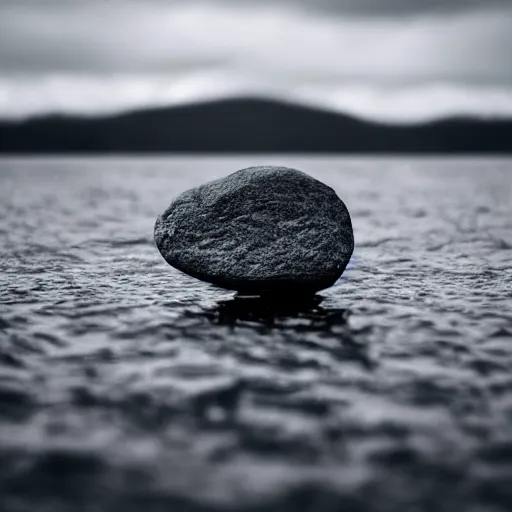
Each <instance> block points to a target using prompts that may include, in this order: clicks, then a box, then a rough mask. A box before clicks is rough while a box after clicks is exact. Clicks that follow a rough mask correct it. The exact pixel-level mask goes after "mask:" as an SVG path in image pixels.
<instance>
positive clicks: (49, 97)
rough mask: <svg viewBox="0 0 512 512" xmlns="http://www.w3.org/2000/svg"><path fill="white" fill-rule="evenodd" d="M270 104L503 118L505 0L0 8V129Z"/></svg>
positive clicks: (189, 1)
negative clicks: (83, 117) (88, 117)
mask: <svg viewBox="0 0 512 512" xmlns="http://www.w3.org/2000/svg"><path fill="white" fill-rule="evenodd" d="M233 94H237V95H239V94H270V95H273V96H281V97H285V98H289V99H298V100H302V101H307V102H310V103H313V104H319V105H322V106H327V107H329V108H334V109H338V110H342V111H346V112H349V113H354V114H357V115H361V116H364V117H369V118H377V119H384V120H391V121H409V120H413V121H414V120H423V119H429V118H432V117H438V116H445V115H453V114H470V115H471V114H477V115H482V116H512V0H429V1H427V0H416V1H414V0H208V1H206V0H205V1H194V0H184V1H172V0H84V1H81V2H79V1H78V0H0V116H2V117H24V116H27V115H34V114H41V113H46V112H80V113H85V114H97V113H102V112H112V111H119V110H124V109H130V108H137V107H142V106H147V105H166V104H173V103H180V102H187V101H196V100H200V99H209V98H214V97H218V96H227V95H228V96H229V95H233Z"/></svg>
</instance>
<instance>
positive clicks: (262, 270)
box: [155, 167, 354, 295]
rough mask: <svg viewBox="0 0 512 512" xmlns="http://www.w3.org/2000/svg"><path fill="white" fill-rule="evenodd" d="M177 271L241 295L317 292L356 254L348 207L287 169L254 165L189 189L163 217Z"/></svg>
mask: <svg viewBox="0 0 512 512" xmlns="http://www.w3.org/2000/svg"><path fill="white" fill-rule="evenodd" d="M155 242H156V245H157V247H158V249H159V251H160V253H161V254H162V256H163V257H164V258H165V260H166V261H167V262H168V263H169V264H170V265H172V266H173V267H175V268H177V269H178V270H181V271H182V272H185V273H186V274H189V275H190V276H193V277H196V278H198V279H201V280H203V281H207V282H209V283H213V284H215V285H217V286H220V287H223V288H228V289H232V290H238V291H239V292H240V293H242V294H251V295H252V294H254V295H266V294H287V293H291V294H301V295H304V294H311V293H314V292H316V291H318V290H322V289H324V288H327V287H329V286H331V285H333V284H334V283H335V282H336V280H337V279H338V278H339V277H340V276H341V274H342V273H343V271H344V270H345V267H346V266H347V263H348V262H349V260H350V257H351V255H352V251H353V249H354V236H353V233H352V223H351V220H350V215H349V213H348V210H347V208H346V207H345V205H344V203H343V202H342V201H341V199H340V198H339V197H338V196H337V195H336V193H335V192H334V190H332V189H331V188H330V187H328V186H327V185H324V184H323V183H321V182H320V181H318V180H316V179H314V178H312V177H311V176H308V175H307V174H304V173H303V172H300V171H297V170H295V169H289V168H286V167H251V168H249V169H242V170H241V171H237V172H235V173H233V174H231V175H229V176H227V177H225V178H222V179H219V180H216V181H212V182H210V183H206V184H204V185H201V186H200V187H197V188H194V189H191V190H188V191H186V192H184V193H183V194H181V195H180V196H179V197H177V198H176V199H175V200H174V201H173V202H172V203H171V205H170V206H169V208H167V210H166V211H165V212H164V213H163V215H161V216H160V217H158V219H157V220H156V224H155Z"/></svg>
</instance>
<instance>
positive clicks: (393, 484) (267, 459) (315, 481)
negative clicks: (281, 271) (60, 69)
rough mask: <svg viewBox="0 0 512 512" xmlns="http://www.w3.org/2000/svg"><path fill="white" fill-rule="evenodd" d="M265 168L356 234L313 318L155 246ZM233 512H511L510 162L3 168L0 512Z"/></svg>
mask: <svg viewBox="0 0 512 512" xmlns="http://www.w3.org/2000/svg"><path fill="white" fill-rule="evenodd" d="M260 163H277V164H284V165H289V166H294V167H297V168H299V169H301V170H304V171H306V172H308V173H309V174H312V175H313V176H315V177H317V178H319V179H321V180H322V181H324V182H325V183H327V184H329V185H330V186H332V187H333V188H334V189H335V190H336V191H337V192H338V194H339V195H340V197H341V198H342V199H343V200H344V201H345V203H346V204H347V206H348V208H349V211H350V212H351V214H352V220H353V224H354V230H355V237H356V249H355V253H354V256H353V259H352V262H351V266H350V268H349V269H348V270H347V271H346V273H345V275H344V276H343V277H342V279H341V280H340V282H339V283H338V284H337V286H335V287H333V288H331V289H330V290H327V291H325V292H322V294H321V297H323V300H322V302H320V303H319V304H313V305H311V308H310V309H307V308H306V309H304V310H302V311H293V310H289V311H281V312H280V314H275V311H271V310H269V309H266V307H265V306H262V305H259V304H256V303H252V302H249V303H247V302H243V303H240V301H233V300H232V295H233V294H232V293H229V292H226V291H223V290H219V289H215V288H213V287H211V286H209V285H206V284H203V283H200V282H197V281H195V280H193V279H191V278H188V277H186V276H184V275H182V274H180V273H179V272H177V271H175V270H173V269H172V268H171V267H169V266H168V265H167V264H166V263H165V262H164V260H163V259H162V258H161V256H160V255H159V253H158V251H157V250H156V248H155V247H154V245H153V223H154V220H155V217H156V216H157V214H159V213H161V212H162V211H163V210H164V209H165V208H166V207H167V205H168V203H169V202H170V200H171V199H172V198H173V196H175V195H177V194H178V193H179V192H181V191H183V190H185V189H186V188H189V187H191V186H194V185H197V184H199V183H202V182H204V181H207V180H210V179H213V178H215V177H220V176H223V175H225V174H228V173H230V172H232V171H235V170H237V169H239V168H241V167H245V166H248V165H255V164H260ZM284 306H286V305H283V307H284ZM228 509H229V510H252V511H256V510H271V511H276V512H277V511H286V512H296V511H297V512H301V511H311V512H338V511H345V512H347V511H348V512H351V511H361V512H363V511H364V512H366V511H378V512H380V511H385V512H398V511H407V512H413V511H418V512H419V511H436V512H443V511H446V512H461V511H464V512H465V511H470V512H492V511H509V510H511V509H512V160H499V159H495V160H486V159H474V160H457V159H452V160H446V159H435V160H420V159H417V160H412V159H373V160H363V159H343V158H302V157H287V158H285V157H267V158H264V157H261V156H256V157H249V156H247V157H236V158H217V157H215V158H207V157H205V158H185V157H181V158H160V159H159V158H148V159H138V158H137V159H135V158H134V159H116V158H107V159H101V158H97V159H86V158H84V159H31V160H29V159H27V160H21V159H3V160H0V510H1V511H3V512H11V511H19V512H22V511H23V512H25V511H26V512H29V511H30V512H32V511H35V510H37V511H38V512H46V511H48V512H50V511H51V512H59V511H68V510H69V511H87V512H89V511H93V512H96V511H101V512H102V511H138V510H144V511H146V512H150V511H166V512H170V511H173V512H180V511H184V510H186V511H194V512H195V511H203V512H209V511H214V510H215V511H222V510H228Z"/></svg>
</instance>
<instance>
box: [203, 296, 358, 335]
mask: <svg viewBox="0 0 512 512" xmlns="http://www.w3.org/2000/svg"><path fill="white" fill-rule="evenodd" d="M322 300H323V298H322V297H320V296H318V295H314V296H309V297H278V298H277V297H276V298H272V297H244V296H236V297H235V298H234V299H230V300H224V301H221V302H219V303H218V304H217V305H216V307H214V308H212V309H209V310H206V311H205V315H206V316H207V317H208V318H209V320H210V321H211V322H213V323H216V324H218V325H231V326H234V325H237V324H245V323H257V324H262V325H265V326H267V327H276V328H294V329H299V330H301V329H300V328H301V327H302V328H303V329H307V328H310V329H314V330H319V329H322V328H324V329H326V330H329V329H330V328H331V327H332V326H335V325H341V326H344V325H346V323H347V319H348V316H349V314H350V311H349V310H348V309H341V308H339V309H325V308H323V307H322V306H321V302H322Z"/></svg>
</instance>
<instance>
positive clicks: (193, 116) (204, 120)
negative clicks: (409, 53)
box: [0, 98, 512, 154]
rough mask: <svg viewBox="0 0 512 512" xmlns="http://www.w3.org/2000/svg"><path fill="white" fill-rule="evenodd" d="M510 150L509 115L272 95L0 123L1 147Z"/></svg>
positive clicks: (95, 150)
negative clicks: (352, 108) (424, 114)
mask: <svg viewBox="0 0 512 512" xmlns="http://www.w3.org/2000/svg"><path fill="white" fill-rule="evenodd" d="M141 152H158V153H160V152H190V153H198V152H266V153H273V152H279V153H286V152H304V153H308V152H323V153H494V154H497V153H498V154H499V153H502V154H505V153H512V120H483V119H472V118H454V119H447V120H439V121H433V122H429V123H424V124H416V125H392V124H383V123H375V122H370V121H363V120H360V119H356V118H353V117H350V116H347V115H343V114H339V113H336V112H330V111H327V110H322V109H318V108H313V107H308V106H304V105H299V104H294V103H288V102H283V101H278V100H271V99H258V98H235V99H226V100H217V101H210V102H203V103H196V104H190V105H182V106H173V107H167V108H152V109H146V110H138V111H133V112H128V113H123V114H117V115H109V116H103V117H78V116H57V115H52V116H46V117H38V118H32V119H28V120H23V121H0V153H11V154H14V153H18V154H20V153H21V154H26V153H141Z"/></svg>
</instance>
